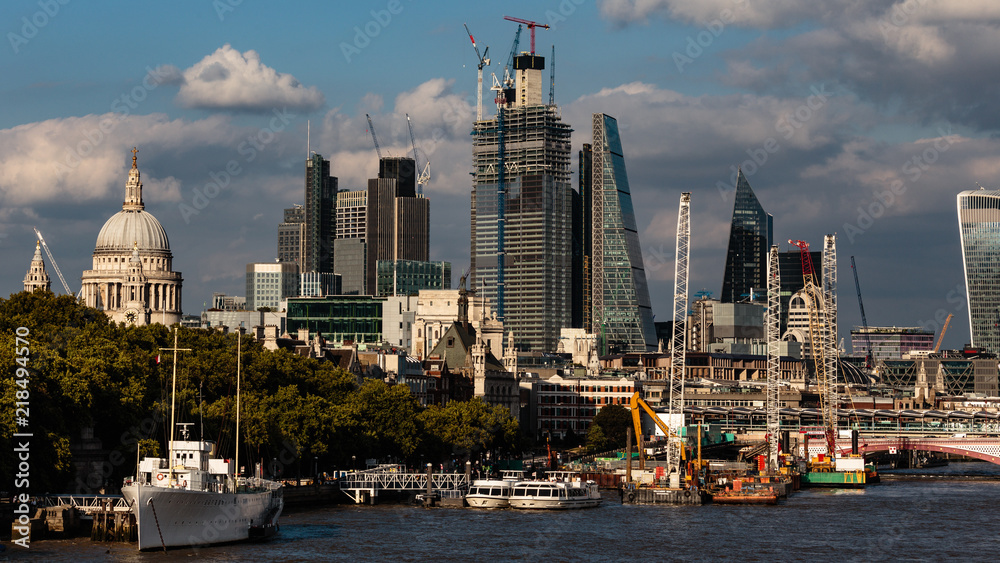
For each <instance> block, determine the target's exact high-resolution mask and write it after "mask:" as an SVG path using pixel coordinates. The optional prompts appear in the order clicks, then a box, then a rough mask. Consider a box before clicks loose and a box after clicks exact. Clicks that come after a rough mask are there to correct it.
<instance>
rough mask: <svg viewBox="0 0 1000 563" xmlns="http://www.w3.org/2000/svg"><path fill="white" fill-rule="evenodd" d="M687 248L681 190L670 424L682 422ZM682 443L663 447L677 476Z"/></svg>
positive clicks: (685, 198) (686, 210)
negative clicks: (665, 448)
mask: <svg viewBox="0 0 1000 563" xmlns="http://www.w3.org/2000/svg"><path fill="white" fill-rule="evenodd" d="M690 249H691V192H684V193H682V194H681V201H680V206H679V208H678V210H677V259H676V260H675V262H674V319H673V320H674V326H673V334H672V338H671V339H670V410H669V420H670V424H671V426H683V425H684V364H685V360H686V352H687V346H686V338H685V337H686V335H687V334H686V333H687V330H686V327H687V322H686V321H687V309H688V255H689V253H690ZM683 449H684V448H683V443H681V442H680V441H679V440H673V441H672V443H671V444H670V445H669V447H668V448H667V471H668V472H669V473H676V474H677V477H678V478H679V477H680V474H681V469H682V464H681V460H682V457H683Z"/></svg>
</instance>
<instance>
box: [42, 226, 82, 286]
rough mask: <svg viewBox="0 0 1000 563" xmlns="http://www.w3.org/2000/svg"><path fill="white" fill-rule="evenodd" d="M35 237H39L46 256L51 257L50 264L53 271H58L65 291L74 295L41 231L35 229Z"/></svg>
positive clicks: (57, 273)
mask: <svg viewBox="0 0 1000 563" xmlns="http://www.w3.org/2000/svg"><path fill="white" fill-rule="evenodd" d="M35 236H37V237H38V242H40V243H42V248H44V249H45V255H46V256H48V257H49V262H52V269H53V270H55V271H56V275H57V276H59V281H60V282H62V285H63V289H65V290H66V293H68V294H70V295H73V290H71V289H70V288H69V284H68V283H66V278H64V277H63V275H62V272H61V271H59V264H56V259H55V258H53V257H52V252H50V251H49V245H47V244H45V238H44V237H42V233H41V231H39V230H38V229H35Z"/></svg>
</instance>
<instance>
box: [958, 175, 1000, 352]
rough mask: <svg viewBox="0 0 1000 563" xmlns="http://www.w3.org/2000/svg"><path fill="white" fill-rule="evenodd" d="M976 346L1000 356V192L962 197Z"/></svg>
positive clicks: (960, 222) (964, 251)
mask: <svg viewBox="0 0 1000 563" xmlns="http://www.w3.org/2000/svg"><path fill="white" fill-rule="evenodd" d="M958 225H959V232H960V234H961V238H962V264H963V265H964V267H965V295H966V299H967V301H968V304H969V330H970V333H971V335H972V345H973V346H975V347H977V348H981V349H984V350H987V351H989V352H992V353H994V354H996V353H1000V190H982V189H980V190H968V191H964V192H961V193H959V194H958Z"/></svg>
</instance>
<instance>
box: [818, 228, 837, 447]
mask: <svg viewBox="0 0 1000 563" xmlns="http://www.w3.org/2000/svg"><path fill="white" fill-rule="evenodd" d="M822 275H823V308H824V313H825V314H824V323H823V328H824V333H823V346H824V347H825V349H824V351H823V352H824V353H823V361H825V362H826V369H825V370H824V371H825V372H826V389H825V391H824V392H825V394H826V401H825V402H824V403H823V409H824V410H823V420H824V422H825V423H826V426H827V433H828V434H829V436H830V437H829V438H827V440H831V439H835V438H836V436H837V407H838V406H839V404H838V403H839V402H840V401H838V396H837V363H838V361H839V359H840V348H841V347H840V346H838V345H837V237H836V235H826V236H824V237H823V274H822ZM829 451H830V455H831V456H833V455H834V454H835V452H834V450H829Z"/></svg>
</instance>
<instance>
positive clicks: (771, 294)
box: [764, 245, 781, 475]
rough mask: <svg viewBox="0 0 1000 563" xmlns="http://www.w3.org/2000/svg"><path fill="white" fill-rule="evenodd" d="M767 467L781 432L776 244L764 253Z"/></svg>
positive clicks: (773, 468)
mask: <svg viewBox="0 0 1000 563" xmlns="http://www.w3.org/2000/svg"><path fill="white" fill-rule="evenodd" d="M765 322H766V323H767V324H766V326H765V333H766V336H767V401H766V403H765V405H764V406H765V410H766V412H767V454H768V455H767V471H768V473H770V474H772V475H773V474H776V473H777V472H778V468H779V463H778V434H779V433H780V432H781V411H780V405H779V397H778V379H780V377H781V340H780V339H781V335H780V334H779V332H780V323H781V272H780V269H779V268H778V246H777V245H774V246H772V247H771V251H770V252H769V253H768V255H767V317H766V318H765Z"/></svg>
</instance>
